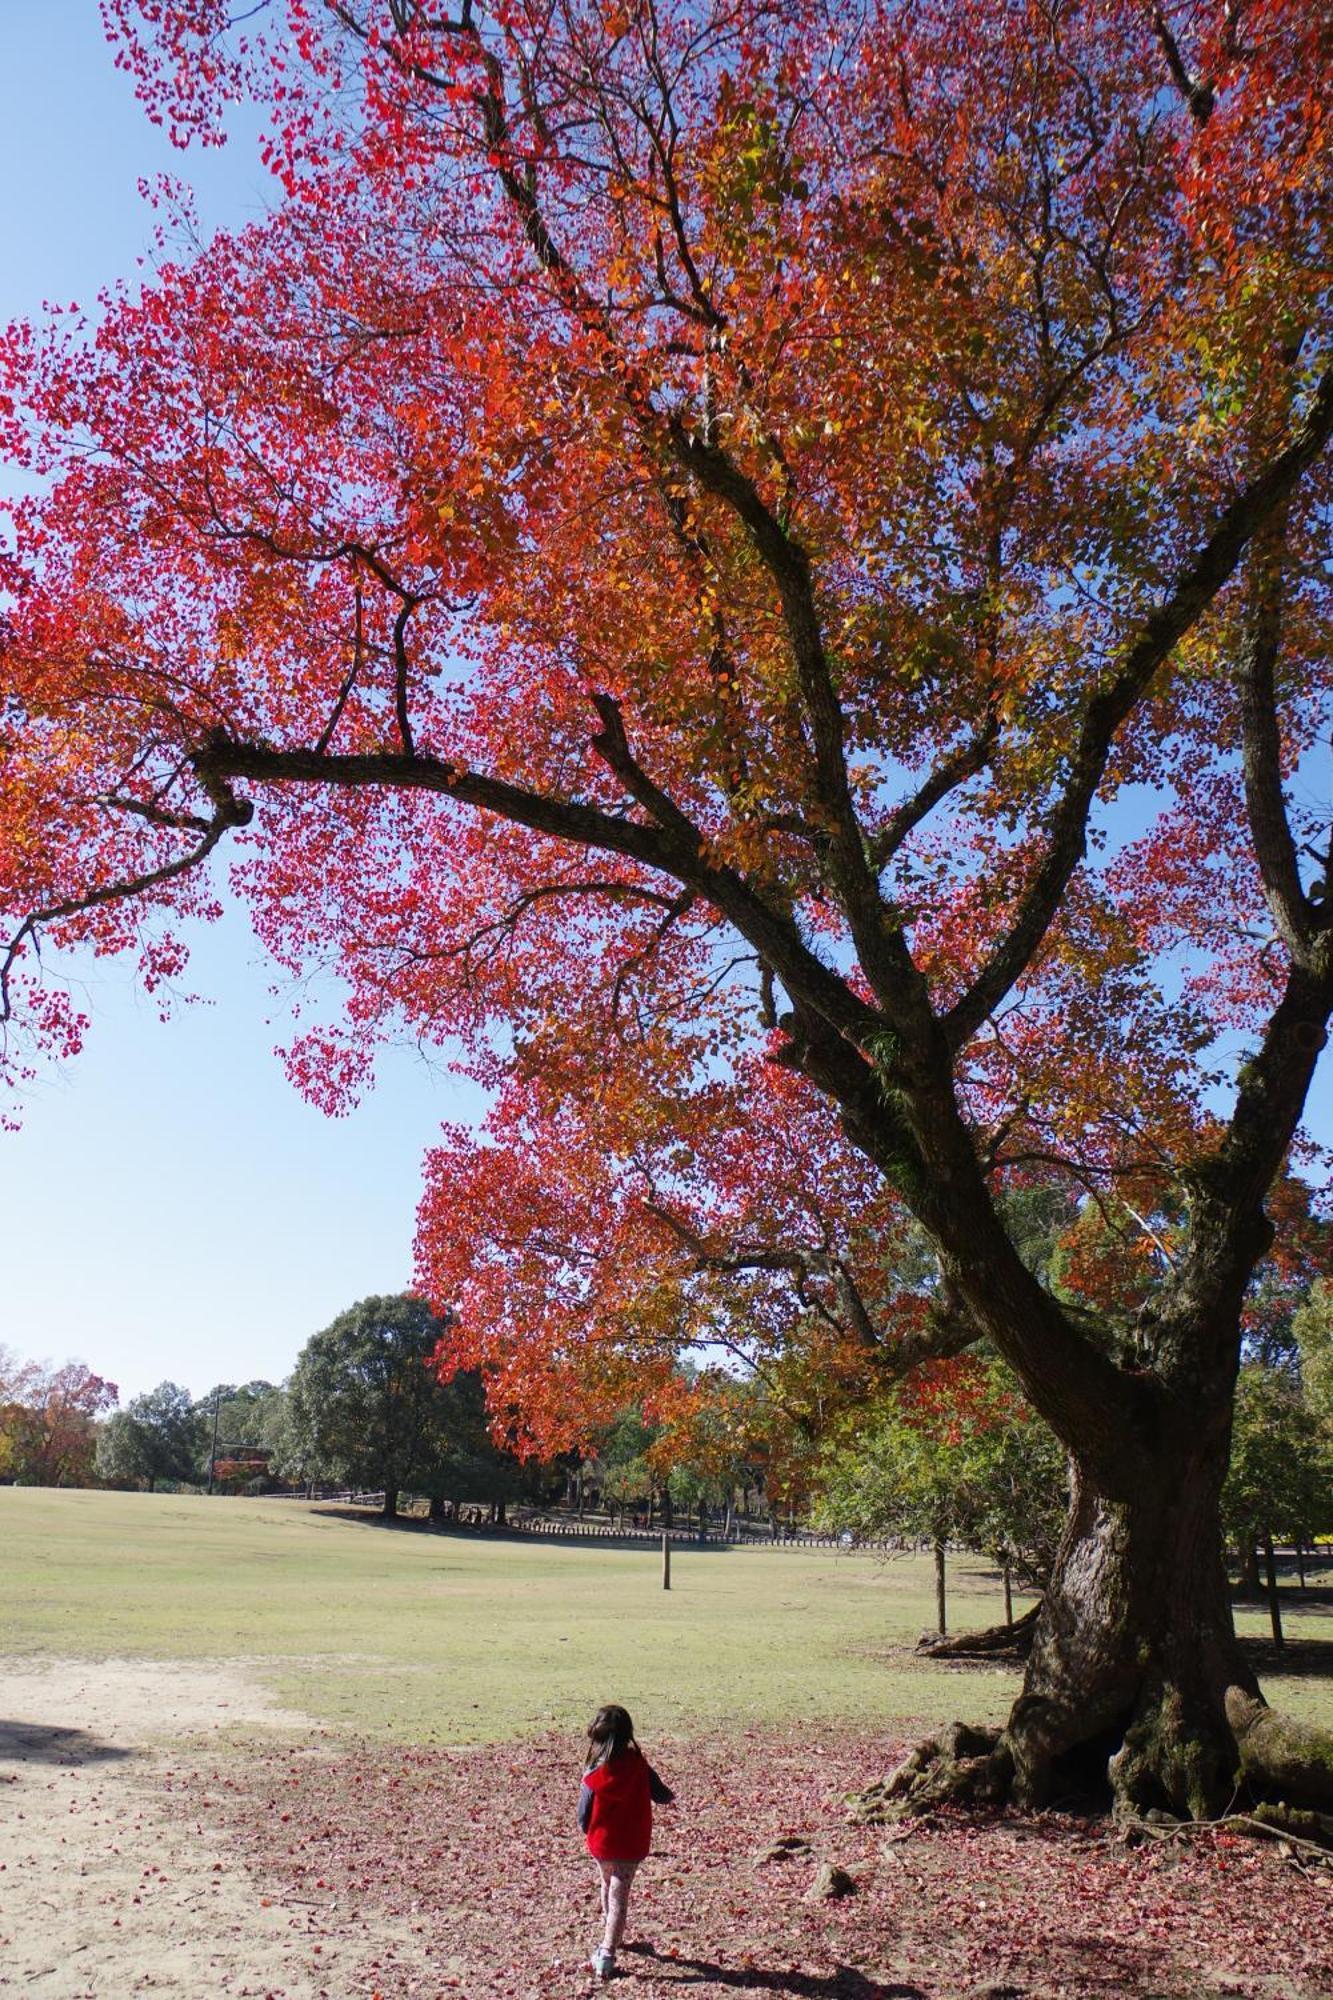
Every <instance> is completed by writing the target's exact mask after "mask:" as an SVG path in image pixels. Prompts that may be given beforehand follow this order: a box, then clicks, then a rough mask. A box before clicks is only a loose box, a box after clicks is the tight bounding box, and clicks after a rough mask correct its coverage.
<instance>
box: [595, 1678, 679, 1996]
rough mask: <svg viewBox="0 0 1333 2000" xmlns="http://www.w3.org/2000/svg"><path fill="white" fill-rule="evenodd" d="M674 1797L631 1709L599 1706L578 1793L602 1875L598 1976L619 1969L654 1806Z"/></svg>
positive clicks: (649, 1843)
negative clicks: (637, 1732) (637, 1735)
mask: <svg viewBox="0 0 1333 2000" xmlns="http://www.w3.org/2000/svg"><path fill="white" fill-rule="evenodd" d="M674 1797H675V1793H674V1792H672V1791H669V1790H668V1789H667V1787H666V1786H665V1785H664V1784H663V1783H662V1780H661V1779H660V1778H659V1777H658V1775H657V1773H656V1771H655V1770H654V1769H653V1767H652V1765H651V1764H650V1763H649V1762H648V1759H647V1758H646V1757H645V1756H644V1754H643V1752H642V1750H640V1748H639V1746H638V1744H637V1743H636V1742H635V1741H634V1724H633V1722H632V1721H631V1719H630V1715H629V1711H628V1710H627V1709H623V1708H621V1707H619V1705H618V1704H617V1703H615V1702H610V1703H608V1705H607V1706H606V1707H605V1708H599V1709H598V1711H597V1713H596V1715H595V1716H594V1717H593V1719H592V1723H591V1726H590V1727H589V1730H588V1756H587V1761H586V1763H585V1764H584V1767H583V1788H582V1790H581V1791H580V1793H579V1826H580V1828H581V1829H582V1831H583V1833H584V1834H585V1836H586V1838H587V1842H588V1852H589V1854H591V1856H592V1858H593V1860H594V1861H595V1862H596V1863H597V1869H598V1875H599V1877H600V1888H601V1903H602V1941H601V1943H600V1944H599V1945H598V1947H597V1949H596V1950H595V1951H594V1952H593V1955H592V1961H591V1963H592V1969H593V1971H594V1972H595V1973H596V1975H597V1977H598V1978H599V1979H609V1978H610V1977H611V1975H612V1973H613V1972H614V1971H615V1969H616V1949H617V1947H618V1945H619V1943H620V1940H621V1938H622V1937H623V1936H624V1933H625V1917H626V1913H627V1912H628V1910H629V1895H630V1889H631V1887H632V1886H633V1882H634V1873H635V1870H636V1869H637V1868H638V1865H639V1863H640V1862H641V1861H642V1860H643V1858H644V1856H645V1855H646V1854H647V1852H648V1849H649V1848H650V1847H651V1846H652V1840H653V1807H654V1805H659V1806H669V1805H670V1804H671V1801H672V1799H673V1798H674Z"/></svg>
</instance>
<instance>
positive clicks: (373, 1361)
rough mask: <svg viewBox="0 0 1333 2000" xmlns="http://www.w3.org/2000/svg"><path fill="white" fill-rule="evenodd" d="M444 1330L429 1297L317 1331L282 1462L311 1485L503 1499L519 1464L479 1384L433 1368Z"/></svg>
mask: <svg viewBox="0 0 1333 2000" xmlns="http://www.w3.org/2000/svg"><path fill="white" fill-rule="evenodd" d="M445 1331H446V1323H445V1321H444V1320H443V1319H437V1318H436V1316H435V1314H434V1313H432V1311H431V1309H430V1307H429V1306H428V1305H427V1304H426V1302H425V1300H424V1299H419V1298H412V1297H409V1296H406V1295H402V1294H399V1295H395V1296H393V1297H388V1298H369V1299H362V1300H361V1301H360V1303H359V1304H357V1305H354V1306H350V1307H349V1308H348V1310H347V1311H346V1312H343V1313H339V1315H338V1317H337V1319H335V1320H334V1321H333V1322H332V1324H331V1325H329V1326H327V1327H325V1328H323V1330H322V1331H321V1332H319V1333H315V1334H312V1335H311V1337H310V1339H309V1340H308V1341H307V1342H306V1344H305V1346H304V1347H303V1348H302V1349H301V1352H300V1354H299V1356H298V1357H297V1362H296V1366H295V1368H294V1369H293V1370H292V1374H291V1378H290V1380H289V1381H288V1383H287V1391H286V1406H285V1411H284V1419H283V1424H284V1435H283V1441H282V1445H281V1451H280V1462H281V1464H282V1465H283V1466H285V1468H286V1469H287V1470H288V1471H291V1472H294V1473H297V1474H299V1475H300V1476H301V1477H304V1478H310V1477H313V1478H318V1479H336V1480H345V1481H347V1482H348V1483H349V1484H352V1485H358V1486H373V1487H375V1488H377V1489H382V1490H383V1494H384V1508H383V1511H384V1514H385V1516H386V1518H388V1519H390V1520H392V1519H393V1518H394V1516H395V1515H396V1514H397V1512H398V1500H399V1496H400V1494H401V1493H402V1492H404V1491H408V1492H414V1493H424V1494H426V1495H427V1496H428V1497H429V1498H430V1499H431V1500H432V1502H437V1501H442V1500H447V1499H454V1500H469V1501H477V1500H486V1501H490V1500H496V1501H499V1500H503V1499H506V1498H511V1497H513V1495H514V1494H515V1493H516V1492H517V1491H518V1490H519V1488H520V1484H521V1477H522V1475H521V1468H520V1467H519V1466H518V1464H517V1463H516V1461H515V1460H514V1459H513V1458H512V1457H509V1456H508V1455H506V1454H504V1453H502V1452H500V1451H499V1450H497V1448H496V1447H495V1445H494V1444H493V1443H492V1442H491V1440H490V1438H489V1436H488V1435H487V1425H486V1409H485V1402H484V1398H483V1395H482V1389H481V1383H480V1381H479V1380H478V1378H477V1377H476V1376H475V1375H462V1374H456V1375H455V1376H454V1377H453V1379H452V1380H451V1381H449V1382H442V1381H441V1380H440V1378H439V1375H438V1374H437V1372H436V1370H435V1368H434V1367H433V1366H432V1361H433V1357H434V1354H435V1351H436V1348H437V1347H438V1346H439V1343H440V1340H441V1338H442V1336H443V1335H444V1333H445Z"/></svg>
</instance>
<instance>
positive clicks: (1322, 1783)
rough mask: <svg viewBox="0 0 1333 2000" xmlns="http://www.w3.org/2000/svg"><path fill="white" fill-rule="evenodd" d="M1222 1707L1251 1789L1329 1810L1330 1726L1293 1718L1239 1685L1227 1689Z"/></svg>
mask: <svg viewBox="0 0 1333 2000" xmlns="http://www.w3.org/2000/svg"><path fill="white" fill-rule="evenodd" d="M1226 1710H1227V1722H1228V1724H1229V1725H1230V1728H1231V1732H1232V1734H1233V1736H1234V1737H1235V1739H1236V1748H1237V1750H1238V1751H1239V1752H1240V1772H1241V1776H1242V1777H1243V1778H1244V1780H1245V1782H1246V1784H1247V1785H1249V1786H1250V1788H1251V1789H1252V1790H1253V1791H1255V1792H1257V1793H1259V1794H1260V1795H1261V1796H1262V1797H1264V1798H1265V1799H1268V1800H1276V1801H1280V1802H1282V1803H1286V1802H1287V1801H1291V1800H1295V1801H1297V1802H1298V1803H1299V1804H1301V1805H1303V1806H1314V1807H1326V1808H1328V1810H1329V1811H1330V1812H1333V1730H1329V1729H1317V1728H1315V1727H1314V1725H1313V1724H1312V1723H1308V1722H1295V1721H1293V1720H1292V1718H1291V1717H1290V1716H1286V1715H1280V1714H1279V1713H1278V1712H1277V1710H1276V1709H1272V1708H1269V1707H1268V1706H1267V1705H1266V1704H1265V1703H1264V1702H1262V1701H1256V1700H1255V1699H1254V1697H1253V1696H1252V1695H1249V1694H1247V1693H1246V1692H1245V1690H1244V1689H1243V1688H1239V1687H1232V1688H1228V1689H1227V1695H1226Z"/></svg>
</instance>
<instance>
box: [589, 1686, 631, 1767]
mask: <svg viewBox="0 0 1333 2000" xmlns="http://www.w3.org/2000/svg"><path fill="white" fill-rule="evenodd" d="M631 1748H632V1749H637V1748H638V1745H637V1744H636V1743H635V1741H634V1720H633V1717H632V1716H631V1715H630V1712H629V1710H628V1709H627V1708H621V1706H620V1704H619V1703H618V1702H614V1701H609V1702H608V1703H607V1705H606V1707H605V1708H599V1709H598V1711H597V1713H596V1715H594V1717H593V1719H592V1721H591V1722H590V1723H589V1724H588V1759H587V1762H586V1763H585V1765H584V1767H583V1768H584V1770H585V1771H595V1770H596V1769H597V1766H598V1765H599V1764H605V1763H607V1762H608V1761H609V1760H610V1759H611V1758H612V1757H618V1756H619V1755H620V1753H621V1751H622V1750H629V1749H631Z"/></svg>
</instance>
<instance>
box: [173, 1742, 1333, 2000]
mask: <svg viewBox="0 0 1333 2000" xmlns="http://www.w3.org/2000/svg"><path fill="white" fill-rule="evenodd" d="M898 1748H899V1746H898V1745H897V1744H896V1743H895V1742H893V1741H891V1740H890V1739H888V1738H883V1739H878V1740H877V1739H876V1738H875V1737H874V1736H873V1735H872V1734H868V1733H867V1732H866V1731H865V1730H863V1729H853V1728H846V1729H844V1730H843V1731H842V1732H840V1733H838V1734H836V1735H835V1734H833V1733H832V1732H829V1733H826V1734H825V1735H824V1736H823V1738H822V1739H815V1740H812V1739H811V1738H810V1737H809V1736H808V1735H803V1734H796V1733H793V1732H785V1731H778V1730H773V1729H765V1730H759V1729H753V1730H746V1731H744V1732H739V1733H737V1734H735V1735H732V1736H730V1737H723V1736H709V1737H702V1738H698V1737H696V1738H691V1739H689V1740H685V1739H680V1740H676V1741H672V1742H669V1743H655V1744H654V1749H655V1750H657V1751H658V1752H660V1755H661V1760H662V1763H663V1767H664V1768H668V1769H669V1770H670V1771H671V1773H672V1779H673V1782H674V1783H676V1784H677V1787H678V1798H679V1804H678V1807H677V1808H676V1810H675V1811H674V1812H672V1813H669V1814H668V1813H663V1814H661V1815H660V1816H659V1819H658V1828H657V1845H656V1850H655V1852H654V1855H653V1857H652V1858H651V1860H650V1861H649V1862H648V1863H647V1864H646V1865H645V1867H644V1870H643V1872H642V1875H641V1877H640V1881H639V1884H638V1886H637V1887H636V1890H635V1900H634V1906H633V1909H632V1913H631V1931H630V1938H631V1948H630V1949H629V1950H627V1951H626V1952H625V1954H624V1955H623V1957H622V1962H621V1979H622V1982H623V1987H624V1991H625V1994H626V1996H627V2000H631V1996H634V1995H642V1996H644V2000H666V1996H669V1995H672V1994H676V1993H680V1994H681V1995H685V1994H688V1995H690V1996H691V2000H724V1996H727V1995H731V1994H734V1993H735V1992H737V1991H743V1992H747V1993H758V1994H772V1995H774V1996H789V2000H888V1996H890V1995H894V1996H897V2000H908V1997H909V1996H915V2000H946V1996H947V1997H948V2000H954V1997H955V1996H966V1995H977V1996H980V1995H981V1994H986V1993H989V1994H998V1993H1000V1992H1006V1993H1011V1994H1014V1995H1018V1994H1021V1995H1022V1996H1024V2000H1082V1996H1088V2000H1092V1997H1093V1996H1107V2000H1110V1996H1112V1995H1114V1996H1116V2000H1148V1996H1157V2000H1168V1996H1180V2000H1185V1996H1187V1995H1188V1996H1196V1995H1202V1994H1209V1995H1213V1996H1217V2000H1220V1996H1221V1995H1223V1994H1227V1995H1234V1996H1238V2000H1259V1996H1260V1995H1265V1994H1269V1993H1271V1992H1273V1991H1274V1990H1275V1988H1274V1982H1275V1981H1276V1980H1281V1981H1282V1982H1283V1985H1282V1990H1283V1991H1284V1992H1285V1993H1287V1994H1289V1995H1291V1996H1293V2000H1296V1996H1299V2000H1317V1996H1319V1995H1323V1994H1327V1993H1328V1992H1329V1991H1330V1989H1331V1988H1333V1944H1330V1939H1329V1930H1328V1923H1327V1915H1328V1905H1329V1888H1328V1882H1327V1880H1326V1878H1325V1877H1323V1876H1318V1877H1307V1876H1304V1875H1302V1874H1300V1873H1299V1872H1298V1871H1297V1870H1295V1869H1294V1868H1292V1867H1291V1866H1290V1865H1288V1864H1287V1863H1285V1862H1284V1861H1283V1860H1282V1858H1281V1857H1280V1855H1279V1854H1278V1853H1277V1852H1276V1850H1275V1849H1271V1848H1260V1847H1257V1846H1255V1845H1254V1844H1253V1843H1251V1842H1249V1841H1247V1840H1244V1839H1241V1838H1238V1837H1237V1836H1235V1835H1234V1834H1227V1833H1220V1834H1217V1835H1213V1836H1209V1837H1204V1838H1201V1839H1200V1840H1199V1841H1197V1842H1196V1843H1194V1844H1191V1845H1190V1846H1188V1847H1186V1846H1177V1845H1174V1844H1172V1845H1167V1846H1152V1847H1149V1848H1147V1849H1139V1850H1135V1851H1130V1850H1127V1849H1126V1848H1125V1847H1124V1846H1123V1845H1122V1843H1121V1842H1120V1841H1119V1839H1118V1838H1117V1837H1116V1836H1115V1835H1114V1834H1113V1833H1111V1832H1109V1831H1107V1830H1106V1829H1105V1828H1103V1827H1101V1826H1099V1825H1096V1824H1094V1823H1091V1822H1088V1821H1083V1820H1077V1819H1073V1818H1068V1817H1062V1816H1060V1815H1054V1814H1052V1815H1047V1816H1045V1817H1043V1818H1040V1819H1027V1820H1020V1819H1003V1820H998V1821H993V1822H989V1823H986V1822H979V1821H977V1820H975V1819H973V1820H971V1821H963V1820H954V1819H940V1820H938V1821H936V1822H934V1823H932V1824H930V1825H928V1826H913V1827H911V1828H910V1829H905V1830H898V1829H895V1830H892V1831H891V1832H890V1833H889V1834H888V1835H887V1836H886V1835H885V1834H884V1832H883V1830H879V1829H869V1828H861V1827H851V1826H848V1825H847V1824H846V1823H845V1821H844V1819H843V1799H844V1796H845V1794H846V1793H847V1792H848V1791H849V1790H851V1789H852V1788H854V1787H855V1786H857V1785H859V1784H862V1783H864V1782H865V1780H866V1779H867V1777H868V1776H869V1775H872V1774H874V1773H875V1772H877V1771H881V1770H883V1769H885V1768H887V1767H888V1765H889V1764H890V1763H891V1762H892V1760H893V1759H894V1757H895V1755H896V1753H897V1750H898ZM577 1774H578V1764H577V1745H574V1744H572V1743H571V1742H569V1741H567V1740H565V1739H563V1738H551V1737H546V1738H541V1739H536V1740H534V1741H531V1742H528V1743H524V1744H521V1745H519V1746H515V1745H513V1744H507V1745H498V1746H492V1747H488V1748H483V1749H477V1750H468V1751H435V1750H431V1751H426V1750H415V1749H412V1750H401V1749H397V1750H394V1749H386V1748H372V1747H363V1748H360V1749H355V1750H351V1751H348V1752H345V1753H342V1754H339V1755H335V1756H332V1757H330V1756H328V1755H327V1754H323V1753H321V1754H320V1755H318V1756H307V1755H305V1754H304V1753H300V1752H289V1753H285V1754H284V1753H282V1752H273V1751H271V1750H263V1749H262V1748H256V1750H255V1751H254V1752H253V1754H252V1755H251V1756H250V1757H249V1758H248V1759H247V1762H246V1765H245V1767H244V1769H243V1771H240V1772H239V1774H236V1775H233V1774H231V1773H227V1774H225V1775H224V1774H222V1773H219V1774H217V1776H216V1778H215V1779H214V1781H213V1782H212V1783H211V1785H210V1792H211V1794H212V1796H213V1799H214V1807H215V1810H217V1811H219V1812H220V1816H221V1818H222V1820H223V1822H224V1823H225V1825H226V1826H227V1827H228V1828H229V1829H230V1831H231V1833H232V1835H233V1837H234V1838H235V1840H236V1841H237V1843H238V1845H239V1846H240V1848H241V1850H242V1851H243V1853H244V1855H245V1858H246V1860H247V1863H248V1865H249V1866H250V1867H251V1868H252V1869H254V1870H255V1872H256V1873H257V1874H258V1875H259V1876H260V1877H261V1878H262V1879H263V1880H264V1882H265V1884H266V1885H267V1886H269V1887H271V1888H272V1891H273V1894H274V1895H275V1897H278V1898H281V1897H283V1896H291V1897H293V1898H305V1899H312V1898H314V1897H318V1899H319V1902H320V1905H321V1907H322V1906H323V1905H324V1902H325V1899H327V1903H328V1911H329V1915H328V1918H327V1921H333V1920H334V1919H336V1917H337V1916H338V1914H339V1913H344V1914H345V1915H346V1916H347V1917H348V1918H349V1920H350V1918H352V1917H355V1918H357V1919H358V1920H360V1919H364V1918H367V1917H369V1918H371V1919H372V1928H373V1918H374V1917H375V1916H377V1915H382V1916H386V1917H389V1918H393V1919H396V1920H398V1921H400V1922H402V1921H408V1922H410V1923H412V1924H413V1925H416V1926H420V1927H421V1929H422V1934H423V1935H424V1936H425V1937H426V1938H428V1939H429V1949H430V1950H431V1952H432V1953H434V1954H436V1955H437V1956H438V1959H439V1961H440V1978H439V1981H438V1985H439V1990H440V1991H442V1992H443V1991H447V1990H457V1986H458V1983H459V1980H460V1978H461V1984H462V1987H463V1990H465V1991H467V1992H469V1993H474V1994H476V1995H477V1996H481V1995H482V1994H486V1995H490V1994H501V1993H503V1994H514V1995H523V1996H525V1997H526V1996H539V1995H547V1994H550V1995H555V1994H569V1993H570V1992H572V1991H577V1990H579V1987H580V1986H581V1984H582V1981H583V1978H584V1972H583V1967H584V1963H585V1959H586V1951H587V1947H588V1945H589V1942H590V1940H591V1936H592V1932H593V1930H594V1929H595V1916H596V1901H595V1895H594V1892H593V1887H592V1884H591V1880H590V1876H589V1869H588V1864H587V1860H586V1857H585V1855H584V1854H583V1850H582V1842H581V1840H580V1838H579V1835H578V1833H577V1831H576V1829H575V1827H574V1824H573V1813H572V1799H573V1796H574V1787H575V1783H576V1780H577ZM279 1796H280V1797H281V1798H282V1800H283V1804H284V1807H286V1808H292V1807H293V1804H294V1802H295V1806H294V1810H293V1811H292V1816H291V1821H290V1823H289V1824H286V1825H284V1824H283V1823H282V1820H281V1819H280V1818H279V1814H278V1811H277V1809H276V1808H277V1800H278V1798H279ZM187 1803H188V1802H187ZM194 1806H195V1808H196V1809H197V1807H198V1800H197V1799H196V1800H195V1801H194ZM793 1831H798V1832H800V1833H803V1834H804V1835H805V1836H806V1837H807V1838H808V1839H809V1840H810V1842H811V1848H812V1852H811V1853H810V1854H808V1855H803V1856H801V1857H800V1858H798V1859H796V1860H793V1861H790V1862H786V1863H783V1864H782V1865H780V1866H779V1865H776V1864H775V1865H772V1866H766V1867H763V1868H755V1867H753V1866H752V1865H751V1861H750V1856H751V1854H752V1852H753V1850H754V1848H755V1847H756V1845H757V1844H762V1843H764V1842H767V1841H771V1840H773V1839H775V1838H776V1837H777V1836H778V1835H779V1834H790V1833H792V1832H793ZM821 1859H831V1860H834V1861H836V1862H837V1863H838V1865H839V1866H841V1867H844V1868H846V1869H848V1870H849V1872H850V1873H851V1874H852V1875H853V1876H854V1877H855V1878H856V1880H857V1883H858V1887H859V1892H860V1893H859V1894H858V1895H857V1896H855V1897H853V1898H849V1899H848V1900H847V1901H845V1902H840V1903H837V1904H832V1905H830V1904H820V1905H817V1906H811V1905H810V1904H808V1903H806V1902H804V1901H803V1897H804V1893H805V1891H806V1889H807V1888H808V1887H809V1883H810V1880H811V1878H812V1875H813V1871H814V1869H815V1867H816V1866H817V1865H818V1862H819V1861H820V1860H821ZM335 1906H336V1907H335ZM446 1962H447V1966H448V1968H449V1970H448V1971H446V1969H445V1966H446ZM460 1964H462V1965H463V1966H465V1967H466V1968H467V1970H466V1972H464V1973H463V1974H461V1975H459V1974H458V1972H457V1970H456V1968H457V1967H458V1966H459V1965H460ZM396 1977H398V1975H397V1974H391V1972H390V1969H389V1968H388V1967H387V1966H383V1967H382V1968H381V1969H378V1970H376V1971H375V1973H374V1982H375V1984H376V1987H377V1990H378V1991H379V1992H380V1993H381V1994H382V1996H383V2000H406V1996H407V1994H408V1993H409V1991H412V1992H415V1993H417V1994H420V1993H421V1992H423V1991H426V1992H434V1991H435V1986H434V1985H433V1984H432V1983H431V1982H430V1981H429V1980H428V1981H427V1984H426V1985H425V1986H424V1987H423V1986H422V1985H421V1984H420V1983H417V1984H416V1985H415V1986H410V1985H409V1983H408V1979H409V1976H408V1975H407V1974H406V1973H403V1974H402V1975H401V1983H399V1984H395V1983H394V1979H395V1978H396ZM371 1983H372V1982H371V1979H370V1978H368V1979H367V1986H368V1987H369V1986H370V1985H371Z"/></svg>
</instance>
